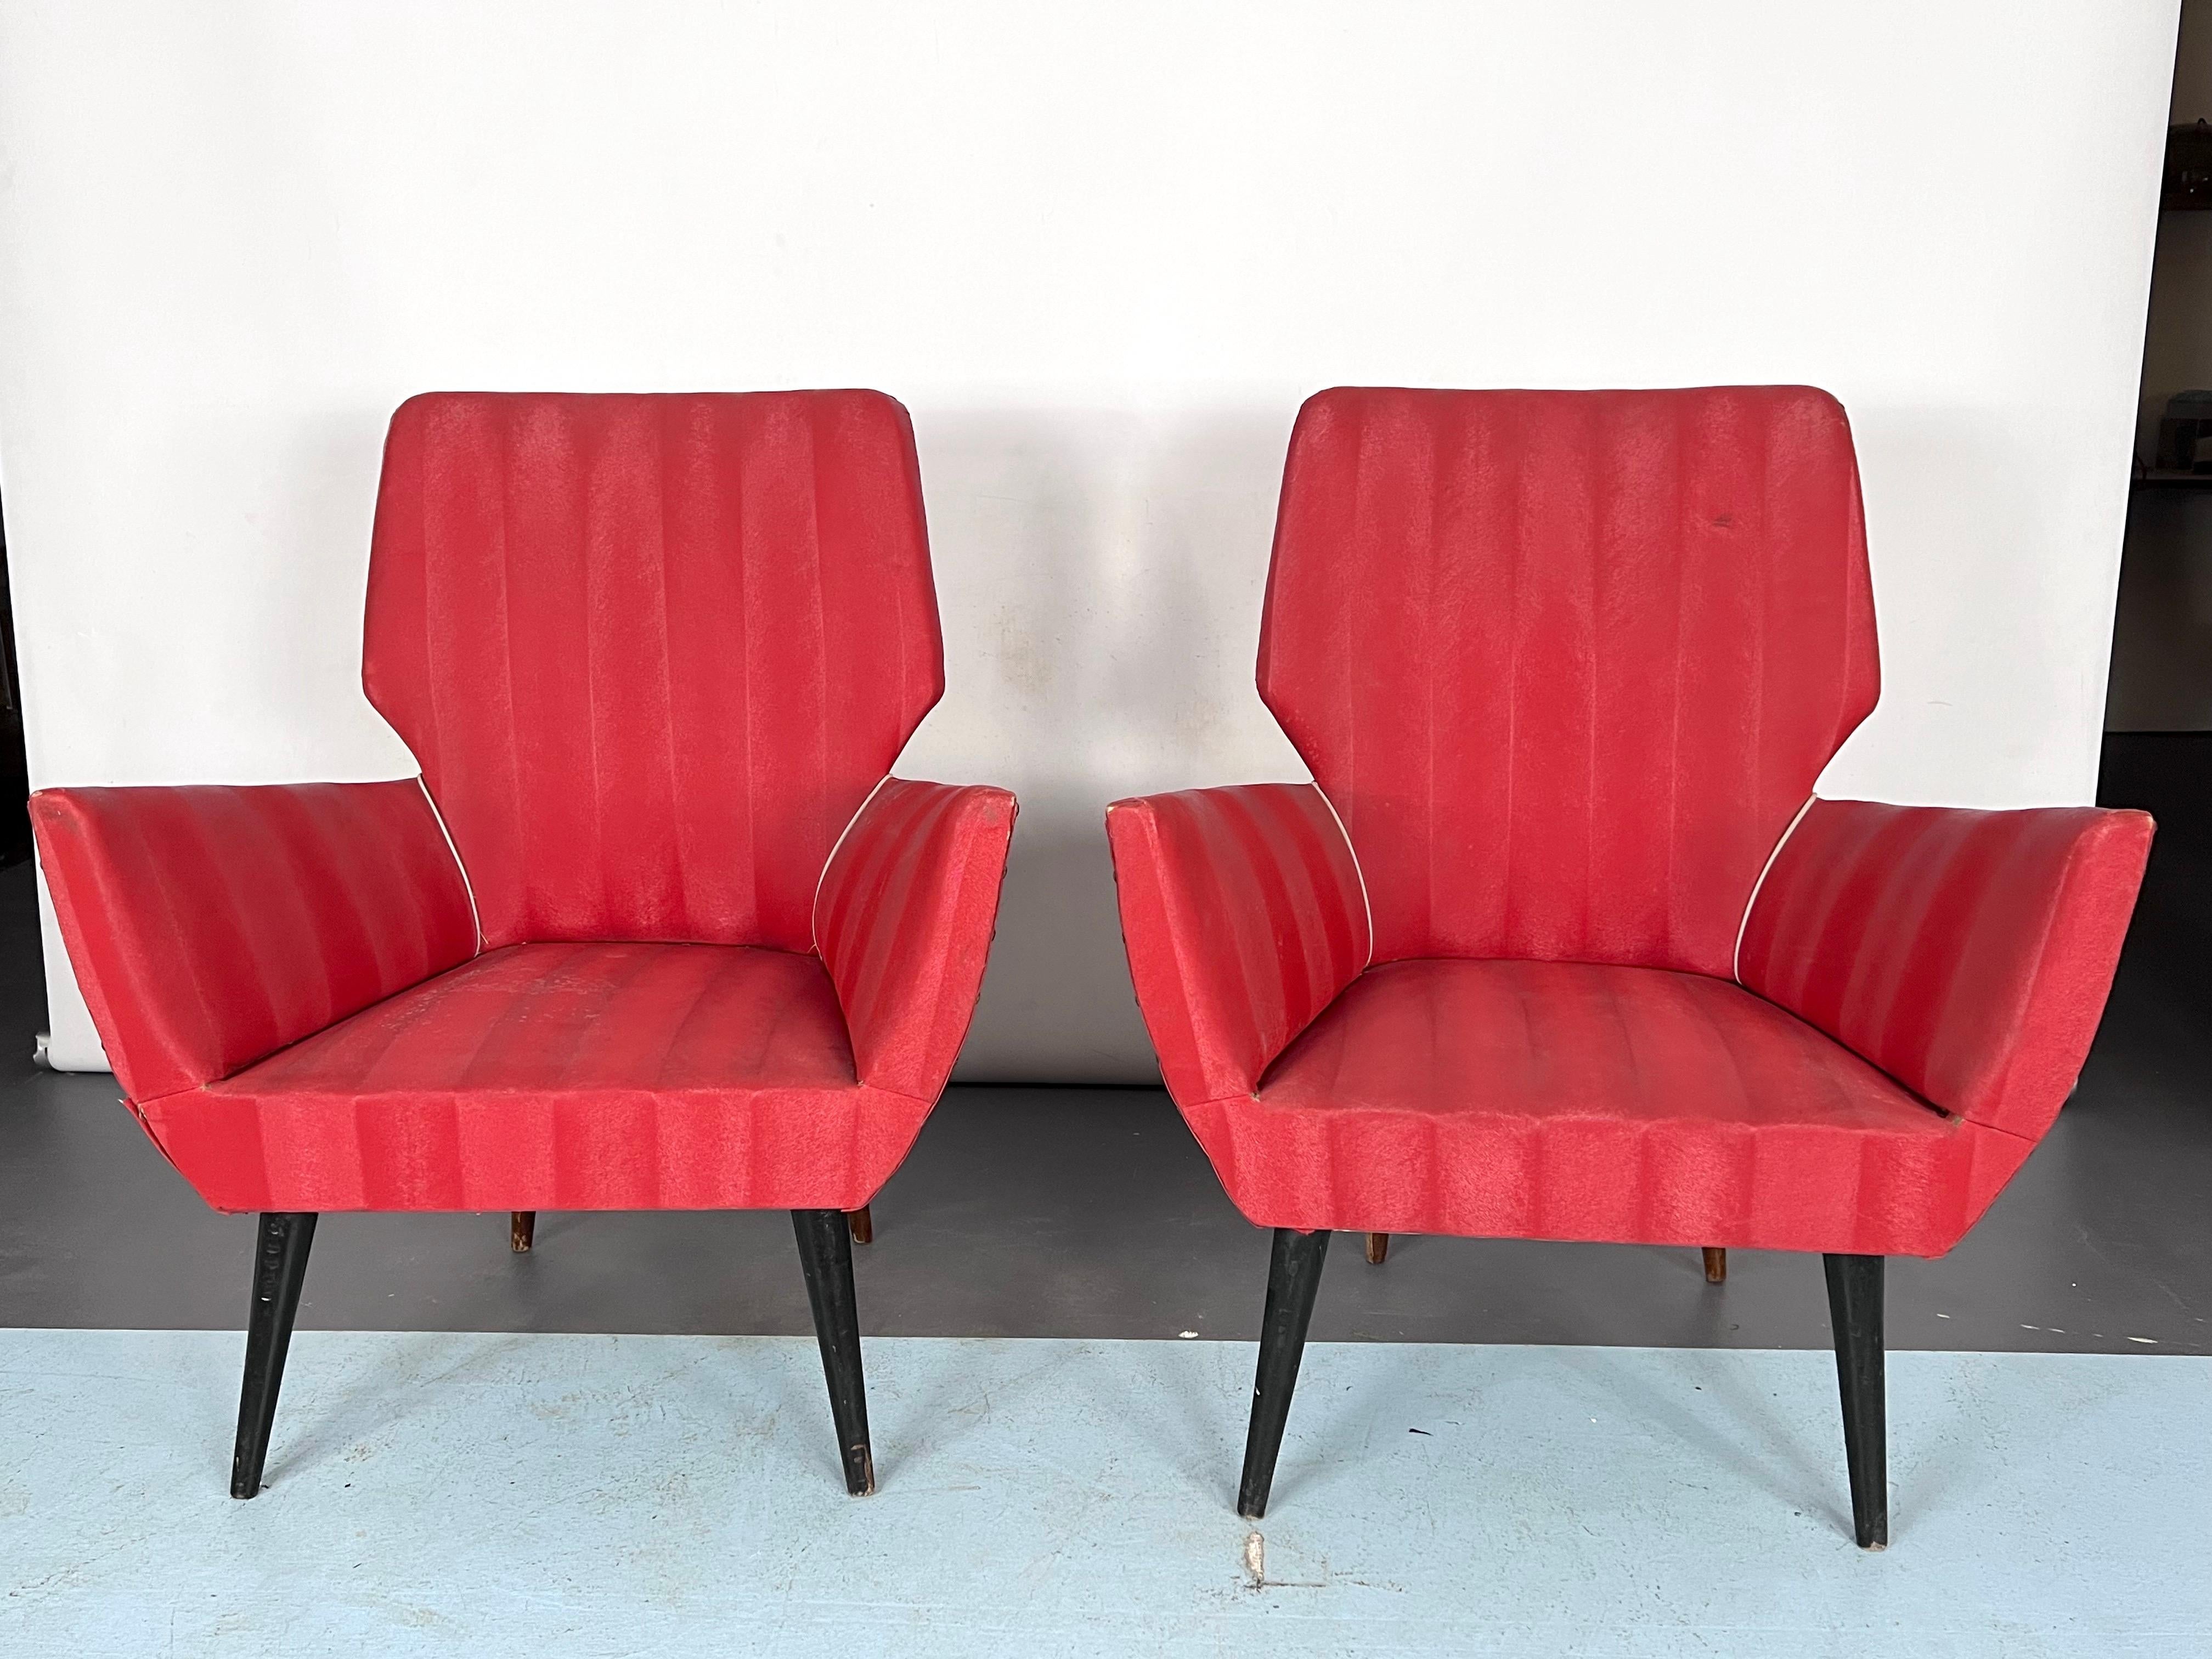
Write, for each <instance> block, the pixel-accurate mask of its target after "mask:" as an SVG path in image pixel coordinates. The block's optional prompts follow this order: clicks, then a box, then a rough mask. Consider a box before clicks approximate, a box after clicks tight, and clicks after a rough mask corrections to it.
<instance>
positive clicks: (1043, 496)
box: [0, 0, 2176, 1079]
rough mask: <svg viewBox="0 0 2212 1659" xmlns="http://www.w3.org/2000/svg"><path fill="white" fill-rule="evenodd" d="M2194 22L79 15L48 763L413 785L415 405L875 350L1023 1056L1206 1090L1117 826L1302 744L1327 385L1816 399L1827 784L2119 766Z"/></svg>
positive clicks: (1213, 9) (50, 546)
mask: <svg viewBox="0 0 2212 1659" xmlns="http://www.w3.org/2000/svg"><path fill="white" fill-rule="evenodd" d="M2175 9H2176V8H2175V0H2045V3H2033V0H1942V3H1940V4H1929V3H1928V0H1881V3H1859V4H1854V5H1850V6H1787V5H1784V6H1778V5H1775V4H1774V3H1773V0H1705V3H1678V4H1669V5H1665V6H1652V5H1649V4H1647V3H1643V0H1612V3H1607V0H1553V3H1548V4H1545V5H1531V4H1529V3H1528V0H1451V3H1443V4H1437V5H1392V4H1365V5H1352V4H1339V5H1328V4H1315V3H1285V0H1244V3H1217V4H1208V5H1203V6H1191V5H1187V4H1179V3H1166V4H1145V3H1138V0H1103V3H1099V4H1097V5H1092V6H1060V5H1039V4H1037V3H1036V0H989V3H981V0H957V3H952V4H947V5H938V6H928V5H924V6H915V5H908V4H902V3H896V0H857V3H850V4H845V5H835V4H825V3H783V4H770V5H750V6H749V5H738V4H721V3H707V0H664V3H640V0H625V3H621V4H613V3H607V4H590V3H583V0H515V3H497V4H494V3H477V4H466V5H465V4H457V3H453V0H435V3H392V0H376V3H366V0H364V3H358V4H351V3H334V0H324V3H318V4H314V5H309V6H301V5H297V4H295V3H259V4H253V3H240V0H222V3H206V4H180V3H176V0H149V3H144V4H140V5H118V4H106V3H97V0H15V3H12V4H9V5H8V6H7V7H6V8H5V9H0V494H3V495H4V500H5V504H6V510H7V513H8V539H9V549H10V556H11V558H12V561H13V572H12V574H13V578H14V582H15V602H16V607H17V608H16V616H17V625H18V628H19V629H20V644H21V659H22V665H23V672H24V679H25V701H26V706H27V717H28V722H29V743H30V762H31V770H32V778H33V782H34V783H35V784H40V785H44V784H52V783H63V782H92V781H100V782H112V781H130V782H137V781H185V780H197V781H271V780H292V779H305V778H316V777H335V778H374V777H382V776H392V775H398V774H402V773H404V772H408V771H411V770H412V769H413V768H412V763H411V762H410V758H409V757H408V756H407V754H406V752H405V751H404V749H403V748H402V747H401V745H400V744H399V743H398V740H397V739H396V738H394V737H392V734H391V733H390V732H388V731H387V730H386V728H385V727H384V726H383V725H382V724H381V723H380V721H379V720H377V719H376V717H375V716H374V714H373V713H372V712H371V711H370V710H369V708H368V705H367V703H366V702H364V701H363V699H362V695H361V691H360V689H359V682H358V672H359V655H360V646H359V634H360V624H361V606H362V584H363V578H364V572H365V568H366V558H367V549H368V523H369V515H370V509H371V505H372V501H373V497H374V487H375V477H376V467H377V459H378V447H379V444H380V439H381V435H382V431H383V425H384V422H385V419H386V416H387V415H388V414H389V412H390V410H391V409H392V406H393V405H394V404H397V403H398V401H399V400H400V399H401V398H404V397H405V396H406V395H407V394H409V393H410V392H416V391H420V390H423V389H426V388H431V387H448V388H451V387H463V388H556V389H568V390H613V389H631V390H652V389H670V388H714V389H728V390H739V389H745V388H751V387H767V386H879V387H882V388H884V389H885V390H887V391H889V392H892V393H894V394H896V396H898V397H899V398H902V399H903V400H904V401H905V402H906V403H907V404H908V406H909V407H910V408H911V409H912V410H913V411H914V416H915V428H916V430H917V433H918V435H919V438H920V442H921V462H922V471H923V477H924V483H925V485H926V488H927V497H928V505H929V512H930V518H931V529H932V535H933V542H934V546H935V552H936V560H937V570H938V580H939V590H940V598H941V603H942V606H943V610H944V615H945V635H946V647H947V659H948V661H947V671H948V675H949V678H950V681H951V690H950V692H949V694H948V696H946V699H945V703H944V704H943V706H942V707H940V708H939V710H938V711H937V713H936V714H934V715H933V716H932V717H931V719H930V720H929V722H928V723H927V726H925V727H924V728H923V730H922V732H921V734H920V735H919V736H918V737H917V738H916V739H915V744H914V745H913V746H912V747H911V748H910V749H909V750H908V753H907V756H906V757H905V758H904V760H903V762H902V765H901V768H900V769H901V770H902V772H905V773H907V774H908V775H921V776H931V777H941V778H947V779H953V780H969V779H973V780H981V781H995V782H1000V783H1004V784H1007V785H1010V786H1012V787H1014V788H1016V789H1018V791H1019V792H1020V793H1021V796H1022V799H1023V816H1022V821H1021V827H1020V831H1019V834H1018V836H1017V840H1016V845H1015V852H1014V860H1013V867H1012V873H1011V875H1010V877H1009V880H1008V884H1007V889H1006V903H1005V909H1004V912H1003V915H1002V920H1001V925H1000V939H999V943H998V946H997V950H996V953H995V955H994V960H993V963H992V968H991V973H990V977H989V980H988V982H987V987H986V990H985V995H984V1003H983V1008H982V1011H981V1014H980V1016H979V1018H978V1019H977V1023H976V1026H975V1032H974V1035H973V1036H972V1037H971V1038H970V1041H969V1047H968V1050H967V1054H966V1057H965V1060H964V1061H963V1075H966V1076H969V1077H996V1078H1024V1079H1132V1078H1144V1077H1148V1076H1152V1075H1155V1074H1156V1073H1154V1071H1153V1068H1152V1059H1151V1054H1150V1050H1149V1048H1148V1047H1147V1045H1146V1042H1145V1039H1144V1035H1143V1030H1142V1028H1141V1026H1140V1024H1139V1022H1138V1019H1137V1017H1136V1012H1135V1009H1134V1006H1133V1003H1132V1001H1131V1000H1130V996H1129V991H1128V984H1127V975H1126V973H1125V970H1124V969H1123V967H1122V963H1121V950H1120V942H1119V938H1118V934H1117V932H1116V929H1115V921H1114V911H1113V898H1112V884H1111V879H1110V876H1109V869H1108V864H1107V857H1106V848H1105V842H1104V837H1103V833H1102V830H1101V828H1100V814H1101V809H1102V808H1103V805H1105V803H1106V801H1107V800H1108V799H1110V798H1111V797H1113V796H1115V795H1116V794H1120V793H1130V792H1133V791H1139V790H1149V789H1156V788H1162V787H1179V786H1183V785H1188V784H1193V783H1198V782H1203V781H1215V782H1227V781H1247V780H1252V779H1261V778H1271V777H1298V776H1303V775H1304V772H1303V770H1302V769H1300V768H1299V766H1298V763H1297V759H1296V757H1295V756H1294V755H1293V754H1292V753H1291V750H1290V749H1289V747H1288V745H1287V744H1285V743H1284V741H1283V740H1282V739H1281V738H1280V737H1279V735H1278V734H1277V733H1276V732H1275V731H1274V729H1273V726H1272V724H1271V722H1270V721H1269V720H1267V716H1266V714H1265V713H1264V712H1263V711H1262V710H1261V708H1260V706H1259V703H1258V702H1257V700H1256V698H1255V695H1254V693H1253V691H1252V664H1253V655H1254V649H1255V642H1256V640H1257V635H1258V619H1259V604H1260V595H1261V582H1262V579H1263V576H1264V574H1265V568H1266V562H1267V542H1268V536H1269V532H1270V529H1271V526H1272V521H1273V505H1274V492H1275V489H1276V485H1277V482H1278V477H1279V469H1280V466H1281V462H1282V453H1283V446H1284V442H1285V438H1286V436H1287V435H1288V432H1289V428H1290V422H1291V416H1292V414H1293V412H1294V410H1296V407H1297V403H1298V400H1299V399H1300V398H1302V397H1303V396H1304V395H1305V394H1306V393H1308V392H1311V391H1313V390H1315V389H1316V388H1318V387H1321V386H1327V385H1330V384H1333V383H1339V382H1356V383H1395V384H1407V383H1410V384H1417V385H1419V384H1425V385H1444V386H1607V385H1623V386H1643V385H1679V384H1695V383H1705V382H1715V381H1765V380H1803V381H1811V382H1814V383H1816V384H1818V385H1821V386H1827V387H1829V388H1830V389H1832V391H1834V392H1837V393H1838V395H1839V396H1840V397H1841V398H1843V399H1844V403H1845V404H1847V405H1848V406H1849V408H1850V412H1851V416H1852V419H1853V422H1854V424H1855V426H1856V428H1857V434H1858V439H1859V445H1860V454H1861V460H1862V464H1863V469H1864V473H1865V484H1866V494H1867V506H1868V515H1869V526H1870V533H1871V537H1872V541H1873V547H1874V562H1875V589H1876V598H1877V601H1878V604H1879V606H1880V615H1881V642H1882V653H1883V670H1884V677H1885V684H1886V690H1885V692H1884V695H1883V698H1882V702H1881V708H1880V710H1879V712H1877V713H1876V714H1875V717H1874V718H1873V720H1871V721H1870V722H1869V724H1868V726H1866V728H1865V729H1864V730H1863V732H1861V733H1860V734H1859V736H1858V737H1857V738H1856V739H1855V740H1854V741H1853V742H1852V743H1851V744H1850V746H1849V747H1848V748H1847V749H1846V750H1845V751H1844V755H1843V756H1842V757H1839V759H1838V761H1837V763H1836V764H1835V765H1834V766H1833V767H1832V769H1830V771H1829V773H1828V775H1827V777H1826V781H1825V782H1824V784H1823V787H1824V789H1825V790H1826V792H1828V793H1876V794H1881V795H1886V796H1888V797H1891V798H1893V799H1916V800H1929V801H1947V802H1957V803H1967V804H2016V803H2030V802H2044V801H2077V800H2084V799H2088V798H2089V795H2090V793H2091V791H2092V789H2093V783H2094V776H2095V764H2096V745H2097V738H2098V731H2099V726H2100V714H2101V706H2102V700H2103V696H2104V688H2105V679H2106V654H2107V649H2108V644H2109V640H2110V634H2111V619H2112V597H2113V589H2114V582H2115V576H2116V572H2117V567H2118V556H2119V544H2120V531H2121V522H2122V514H2123V509H2124V500H2125V495H2126V489H2127V474H2128V459H2129V446H2130V434H2131V428H2132V426H2133V422H2134V412H2135V397H2136V370H2137V365H2138V361H2139V356H2140V350H2141V343H2142V325H2143V310H2144V299H2145V291H2146V284H2147V283H2148V271H2149V263H2150V254H2151V245H2152V234H2153V228H2154V210H2155V202H2156V195H2157V174H2158V168H2159V158H2160V145H2161V140H2162V134H2163V129H2164V125H2165V118H2166V85H2167V78H2168V75H2169V73H2170V69H2171V64H2172V45H2173V34H2174V26H2175ZM48 950H49V956H48V960H49V963H50V966H51V969H52V982H53V987H54V997H53V1000H54V1008H53V1014H52V1024H53V1030H54V1033H55V1044H56V1053H57V1055H58V1058H59V1059H60V1060H63V1061H64V1063H68V1064H80V1065H82V1064H93V1065H96V1064H98V1063H99V1057H98V1049H97V1045H96V1043H95V1042H94V1041H93V1039H92V1037H91V1035H90V1031H89V1028H88V1024H87V1022H86V1020H85V1018H84V1015H83V1012H82V1004H81V1003H79V1002H78V1001H77V1000H76V996H75V994H74V988H73V987H72V986H71V984H70V979H69V975H68V969H67V965H66V963H64V961H63V959H62V957H60V955H59V954H58V951H56V950H55V948H54V946H53V944H52V939H51V937H50V939H49V946H48ZM21 1036H22V1038H23V1040H27V1038H28V1036H29V1034H28V1033H27V1032H26V1033H23V1034H21Z"/></svg>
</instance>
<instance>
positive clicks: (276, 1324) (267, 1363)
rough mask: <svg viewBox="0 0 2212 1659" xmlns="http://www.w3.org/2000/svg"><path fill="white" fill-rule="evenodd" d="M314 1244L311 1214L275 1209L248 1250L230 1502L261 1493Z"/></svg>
mask: <svg viewBox="0 0 2212 1659" xmlns="http://www.w3.org/2000/svg"><path fill="white" fill-rule="evenodd" d="M314 1242H315V1218H314V1215H313V1212H308V1211H296V1212H295V1211H281V1210H276V1211H270V1212H269V1213H267V1214H265V1215H264V1216H263V1217H262V1218H261V1232H260V1237H259V1238H258V1240H257V1241H256V1242H255V1244H254V1247H253V1304H252V1308H251V1309H250V1310H248V1312H247V1314H246V1384H245V1387H244V1388H243V1389H240V1393H239V1396H238V1443H237V1446H236V1447H235V1449H234V1450H233V1451H232V1453H231V1458H230V1495H231V1496H232V1497H233V1498H251V1497H252V1496H253V1495H254V1494H255V1493H256V1492H259V1491H260V1490H261V1469H262V1466H263V1465H264V1463H266V1462H268V1460H269V1430H270V1425H273V1424H274V1423H275V1422H276V1391H277V1390H278V1389H280V1388H282V1387H283V1383H284V1356H285V1355H286V1353H288V1352H290V1350H291V1346H292V1321H293V1318H294V1317H295V1316H296V1315H297V1314H298V1313H299V1311H300V1286H301V1285H303V1284H305V1283H306V1282H307V1247H308V1246H309V1245H311V1244H313V1243H314Z"/></svg>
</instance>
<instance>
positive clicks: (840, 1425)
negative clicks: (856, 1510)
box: [791, 1210, 876, 1498]
mask: <svg viewBox="0 0 2212 1659" xmlns="http://www.w3.org/2000/svg"><path fill="white" fill-rule="evenodd" d="M791 1225H792V1230H793V1231H794V1232H795V1233H797V1235H798V1237H799V1267H800V1268H801V1270H802V1271H804V1272H805V1275H806V1299H807V1301H808V1303H809V1304H811V1306H812V1307H813V1310H814V1336H815V1340H817V1342H819V1343H820V1344H821V1345H822V1374H823V1377H824V1378H825V1379H826V1380H827V1381H828V1383H829V1415H830V1417H831V1419H833V1420H834V1421H835V1422H836V1425H837V1452H838V1456H839V1457H840V1459H841V1460H842V1462H843V1463H844V1465H845V1490H846V1491H848V1492H851V1493H852V1494H853V1496H854V1497H855V1498H865V1497H866V1496H867V1495H868V1494H869V1493H870V1492H873V1491H875V1489H876V1462H875V1457H874V1455H873V1454H872V1452H871V1451H870V1450H869V1448H868V1393H867V1386H866V1381H865V1379H864V1378H863V1377H862V1376H861V1374H860V1308H859V1305H858V1304H857V1303H855V1302H854V1297H853V1238H852V1232H851V1228H850V1224H849V1223H848V1222H847V1220H846V1218H845V1212H843V1211H842V1210H793V1212H791Z"/></svg>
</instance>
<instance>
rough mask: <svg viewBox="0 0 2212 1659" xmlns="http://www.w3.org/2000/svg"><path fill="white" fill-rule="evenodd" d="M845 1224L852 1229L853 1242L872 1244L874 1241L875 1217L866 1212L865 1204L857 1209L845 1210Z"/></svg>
mask: <svg viewBox="0 0 2212 1659" xmlns="http://www.w3.org/2000/svg"><path fill="white" fill-rule="evenodd" d="M845 1225H847V1226H848V1228H850V1229H851V1230H852V1233H853V1243H855V1244H872V1243H875V1242H876V1218H875V1217H873V1216H872V1215H870V1214H869V1213H868V1206H866V1205H865V1204H863V1205H862V1206H860V1208H859V1209H857V1210H848V1211H846V1212H845Z"/></svg>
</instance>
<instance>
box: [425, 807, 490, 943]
mask: <svg viewBox="0 0 2212 1659" xmlns="http://www.w3.org/2000/svg"><path fill="white" fill-rule="evenodd" d="M415 787H416V788H418V789H420V790H421V791H422V799H424V800H426V801H428V802H429V803H430V816H431V817H434V818H435V819H437V820H438V833H439V834H440V835H441V836H444V837H445V838H446V850H447V852H448V853H451V854H453V868H454V869H456V870H458V871H459V872H461V890H462V891H463V892H465V893H466V894H467V895H468V896H469V921H471V922H472V923H473V924H474V925H475V927H476V930H477V951H479V952H481V951H483V915H481V914H480V913H479V912H478V911H477V887H476V884H475V883H474V882H472V881H471V880H470V879H469V866H467V865H466V864H465V863H463V862H462V861H461V849H460V848H458V847H456V846H455V845H454V844H453V831H452V830H450V829H447V828H446V815H445V814H444V813H443V812H441V811H439V810H438V798H437V797H436V796H435V795H434V794H432V793H430V786H429V784H428V783H427V782H426V781H424V780H423V777H422V774H421V773H420V772H417V773H416V775H415Z"/></svg>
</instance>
